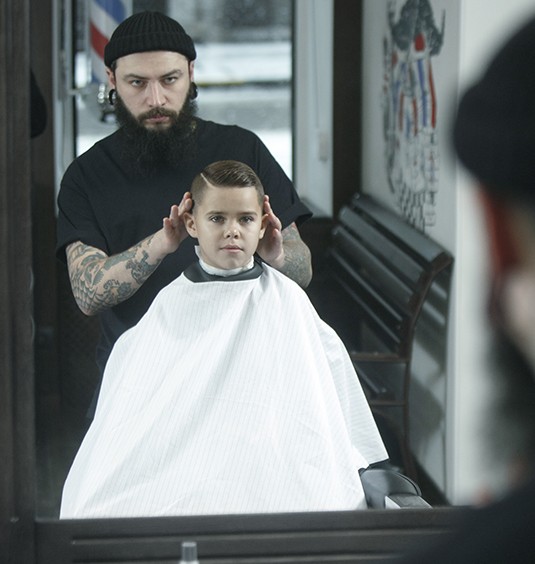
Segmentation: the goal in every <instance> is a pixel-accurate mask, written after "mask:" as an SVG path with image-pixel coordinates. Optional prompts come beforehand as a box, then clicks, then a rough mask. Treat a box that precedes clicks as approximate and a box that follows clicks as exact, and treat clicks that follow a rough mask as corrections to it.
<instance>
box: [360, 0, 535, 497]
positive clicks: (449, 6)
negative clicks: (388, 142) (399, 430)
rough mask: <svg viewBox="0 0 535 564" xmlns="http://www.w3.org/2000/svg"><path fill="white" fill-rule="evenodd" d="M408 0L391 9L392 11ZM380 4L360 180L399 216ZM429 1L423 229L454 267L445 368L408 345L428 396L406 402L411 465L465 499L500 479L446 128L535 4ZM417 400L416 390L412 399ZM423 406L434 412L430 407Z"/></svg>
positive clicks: (480, 247) (473, 238)
mask: <svg viewBox="0 0 535 564" xmlns="http://www.w3.org/2000/svg"><path fill="white" fill-rule="evenodd" d="M406 1H407V0H396V1H395V2H394V3H391V5H394V6H395V7H396V9H397V12H398V14H399V11H400V9H401V7H402V6H403V5H405V3H406ZM388 5H389V2H388V0H364V19H363V21H364V27H363V41H364V61H363V139H364V143H363V154H362V160H363V177H362V181H363V187H364V190H365V191H366V192H369V193H372V194H373V195H374V196H375V197H377V198H378V199H380V200H381V201H382V202H383V203H384V204H385V205H387V206H389V207H391V208H392V209H396V210H397V211H398V212H399V210H398V208H397V204H396V201H395V198H394V196H393V194H392V192H391V191H390V189H389V185H388V178H387V173H386V165H385V161H384V153H385V142H384V140H383V123H382V119H383V116H382V108H381V88H382V86H383V51H382V49H383V43H382V41H383V37H384V35H385V33H386V32H387V29H388V26H387V6H388ZM430 6H431V8H432V11H433V14H434V17H435V22H436V26H437V27H440V25H441V17H442V13H443V12H444V13H445V37H444V42H443V45H442V48H441V50H440V52H439V53H438V54H437V55H436V56H435V57H433V58H432V64H433V73H434V80H435V86H436V95H437V125H436V131H435V134H436V136H437V139H438V149H439V152H438V154H439V166H438V175H439V176H438V187H437V191H436V206H435V218H434V223H433V224H432V225H427V226H425V228H424V230H425V232H426V233H428V234H429V235H430V236H431V237H432V238H433V239H435V240H436V241H438V242H439V243H441V244H442V245H444V246H445V247H446V248H447V249H448V250H449V251H450V252H452V253H453V255H454V257H455V270H454V278H453V283H452V301H451V310H450V311H451V313H450V322H449V323H450V325H449V335H448V353H447V365H446V367H443V370H442V372H441V373H440V374H439V373H437V370H436V367H434V368H433V367H431V365H430V364H429V362H428V359H426V358H425V355H424V354H423V353H419V351H418V350H417V351H416V361H415V373H416V374H415V376H416V380H417V384H418V385H419V386H420V387H421V389H424V388H425V392H426V393H427V395H428V401H419V402H416V401H413V403H412V406H411V409H412V410H413V413H414V416H413V418H412V433H411V437H412V440H413V442H414V448H415V452H416V455H417V458H418V460H419V462H420V463H421V464H422V466H423V467H424V468H425V469H426V470H427V472H428V473H429V474H430V475H431V476H432V478H433V479H434V480H435V482H436V483H437V485H438V486H439V487H440V488H442V489H443V491H445V493H446V494H447V496H448V497H449V499H450V500H451V501H453V502H462V503H464V502H467V501H472V500H474V499H476V498H477V496H478V494H479V492H480V491H481V489H482V488H485V487H489V488H494V487H499V479H498V477H497V476H498V473H496V472H492V473H489V472H487V468H488V460H487V459H486V458H485V453H484V449H483V447H482V445H483V432H484V424H483V421H484V416H485V413H486V411H485V410H486V408H487V406H488V398H489V394H490V391H489V389H488V388H487V386H486V382H487V378H486V369H485V366H484V360H483V359H484V357H485V351H486V343H487V340H486V339H487V330H486V323H485V321H484V319H485V317H484V316H485V305H486V303H485V296H486V290H487V283H486V268H487V266H486V265H487V255H486V245H485V240H484V238H483V235H482V222H481V217H480V215H479V209H478V207H477V202H476V196H475V191H474V190H473V189H472V188H471V186H470V184H471V181H470V179H469V178H468V177H467V175H466V173H465V172H464V171H463V170H461V169H460V167H458V166H457V165H456V161H455V158H454V155H453V152H452V150H451V147H450V141H449V139H450V138H449V136H450V127H451V121H452V116H453V112H454V109H455V106H456V103H457V100H458V93H459V91H460V90H461V89H462V88H464V86H465V85H466V84H467V82H469V81H470V80H471V79H472V78H474V75H475V74H476V73H477V72H479V71H480V70H481V68H482V66H483V64H484V63H485V62H486V61H487V60H488V59H489V57H490V55H491V52H492V51H493V50H494V49H495V48H496V47H497V45H498V43H499V42H500V41H502V40H503V39H504V38H505V36H506V35H507V34H508V33H509V32H510V31H511V29H512V28H513V27H515V26H516V25H517V24H518V23H519V22H520V21H522V20H523V19H525V18H526V17H527V14H528V13H533V12H535V6H534V4H533V0H508V2H504V1H503V0H430ZM399 213H400V212H399ZM425 397H426V396H425V394H420V396H418V398H417V399H425ZM431 404H433V409H429V405H431ZM438 415H440V417H438ZM437 417H438V418H437Z"/></svg>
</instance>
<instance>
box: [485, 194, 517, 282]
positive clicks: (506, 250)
mask: <svg viewBox="0 0 535 564" xmlns="http://www.w3.org/2000/svg"><path fill="white" fill-rule="evenodd" d="M479 197H480V201H481V203H482V207H483V213H484V217H485V223H486V226H487V234H488V237H489V244H490V255H491V260H492V269H493V272H492V274H493V277H494V279H495V280H501V279H503V277H504V275H506V274H507V273H508V272H509V271H510V270H511V268H513V267H514V266H515V265H516V264H517V263H518V258H519V253H520V249H519V248H518V244H519V241H520V240H519V234H518V233H517V229H518V225H517V214H516V213H514V211H513V210H512V209H511V208H510V207H509V206H507V204H506V203H505V202H503V201H502V200H501V199H499V198H496V197H495V196H492V195H490V194H489V193H488V192H487V191H486V190H485V189H484V188H481V189H480V190H479Z"/></svg>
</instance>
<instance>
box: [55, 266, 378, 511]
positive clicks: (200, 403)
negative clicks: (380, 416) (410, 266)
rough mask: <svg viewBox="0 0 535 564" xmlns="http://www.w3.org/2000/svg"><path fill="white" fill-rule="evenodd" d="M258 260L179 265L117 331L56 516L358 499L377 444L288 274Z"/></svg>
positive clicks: (325, 334)
mask: <svg viewBox="0 0 535 564" xmlns="http://www.w3.org/2000/svg"><path fill="white" fill-rule="evenodd" d="M193 266H195V265H193ZM197 268H198V270H201V269H200V267H197ZM257 269H258V271H259V272H260V275H258V276H256V277H254V278H249V279H247V277H246V278H245V279H240V277H237V279H236V277H230V278H217V277H208V278H210V281H200V282H195V281H192V280H190V279H189V278H188V277H187V272H188V271H186V273H185V274H182V275H181V276H180V277H179V278H178V279H177V280H175V281H173V282H172V283H171V284H169V285H168V286H167V287H166V288H164V289H163V290H162V291H161V292H160V293H159V294H158V296H157V297H156V299H155V300H154V302H153V304H152V305H151V307H150V309H149V310H148V311H147V313H146V314H145V315H144V317H143V318H142V319H141V320H140V321H139V323H138V324H137V325H136V326H135V327H133V328H132V329H130V330H128V331H127V332H126V333H124V334H123V335H122V336H121V337H120V339H119V340H118V341H117V343H116V344H115V347H114V348H113V351H112V353H111V355H110V358H109V361H108V364H107V366H106V370H105V373H104V377H103V382H102V388H101V392H100V397H99V400H98V405H97V410H96V413H95V418H94V421H93V423H92V424H91V427H90V428H89V431H88V433H87V435H86V437H85V438H84V441H83V443H82V445H81V447H80V449H79V451H78V453H77V455H76V458H75V460H74V463H73V465H72V468H71V470H70V472H69V475H68V477H67V480H66V482H65V486H64V490H63V498H62V504H61V518H64V519H65V518H91V517H135V516H158V515H195V514H222V513H265V512H291V511H320V510H350V509H357V508H364V507H365V506H366V504H365V500H364V494H363V491H362V486H361V482H360V479H359V474H358V469H359V468H363V467H366V466H368V465H369V464H371V463H373V462H378V461H380V460H385V459H386V458H387V457H388V455H387V453H386V450H385V448H384V446H383V442H382V440H381V437H380V435H379V432H378V430H377V427H376V425H375V422H374V420H373V417H372V415H371V412H370V409H369V407H368V404H367V402H366V399H365V397H364V394H363V392H362V389H361V387H360V384H359V381H358V379H357V376H356V374H355V371H354V369H353V366H352V363H351V361H350V359H349V356H348V354H347V352H346V350H345V348H344V346H343V344H342V342H341V341H340V339H339V338H338V336H337V335H336V333H335V332H334V331H333V330H332V329H331V328H330V327H329V326H328V325H326V324H325V323H324V322H323V321H322V320H321V319H320V318H319V316H318V315H317V313H316V311H315V310H314V308H313V306H312V304H311V303H310V301H309V299H308V297H307V295H306V293H305V292H304V291H303V290H302V289H301V288H300V287H299V286H298V285H297V284H295V283H294V282H292V281H291V280H289V279H288V278H287V277H285V276H284V275H282V274H280V273H279V272H277V271H276V270H274V269H272V268H270V267H269V266H266V265H263V266H262V267H261V266H260V265H255V267H254V269H253V270H255V271H256V270H257ZM262 269H263V272H262ZM188 270H191V268H190V269H188Z"/></svg>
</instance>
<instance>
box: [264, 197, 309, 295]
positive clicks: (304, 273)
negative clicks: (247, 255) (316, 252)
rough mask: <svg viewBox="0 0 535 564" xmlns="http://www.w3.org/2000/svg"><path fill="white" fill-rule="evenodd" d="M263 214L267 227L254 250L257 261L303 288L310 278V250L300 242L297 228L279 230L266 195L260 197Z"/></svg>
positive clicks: (290, 227) (293, 224) (293, 226)
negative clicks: (262, 199)
mask: <svg viewBox="0 0 535 564" xmlns="http://www.w3.org/2000/svg"><path fill="white" fill-rule="evenodd" d="M264 213H265V214H266V215H267V227H266V231H265V233H264V237H263V238H262V239H260V243H259V245H258V249H257V252H258V254H259V256H260V258H262V260H264V261H265V262H267V263H268V264H269V265H270V266H272V267H273V268H276V269H277V270H278V271H279V272H282V273H283V274H286V276H288V278H291V279H292V280H293V281H294V282H297V283H298V284H299V285H300V286H302V287H303V288H306V287H307V286H308V284H309V283H310V280H311V278H312V261H311V256H310V250H309V248H308V247H307V246H306V245H305V243H304V242H303V240H302V239H301V235H299V231H298V229H297V226H296V225H295V223H292V224H291V225H289V226H288V227H286V228H284V229H282V224H281V222H280V220H279V218H278V217H277V216H276V215H275V214H274V213H273V210H272V209H271V205H270V203H269V197H268V196H265V197H264Z"/></svg>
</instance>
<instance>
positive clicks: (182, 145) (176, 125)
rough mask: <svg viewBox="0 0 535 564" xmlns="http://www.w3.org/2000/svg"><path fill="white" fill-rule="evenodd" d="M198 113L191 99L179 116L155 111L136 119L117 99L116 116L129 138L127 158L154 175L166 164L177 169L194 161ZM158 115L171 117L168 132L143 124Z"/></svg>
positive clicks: (171, 112)
mask: <svg viewBox="0 0 535 564" xmlns="http://www.w3.org/2000/svg"><path fill="white" fill-rule="evenodd" d="M196 113H197V104H196V102H195V101H194V100H191V99H190V98H189V97H188V98H187V99H186V101H185V102H184V106H183V107H182V109H181V110H180V112H179V113H177V112H175V111H172V110H168V109H166V108H153V109H152V110H149V111H148V112H145V113H144V114H141V115H140V116H139V117H135V116H134V115H133V114H132V113H131V112H130V110H128V108H127V107H126V106H125V104H124V102H123V101H122V99H121V98H120V97H119V96H117V98H116V100H115V115H116V117H117V121H118V123H119V125H120V126H121V127H122V131H123V132H124V134H125V136H126V137H127V143H126V148H125V152H126V156H127V157H128V158H129V160H131V161H132V162H133V163H134V166H135V167H136V168H137V169H138V171H139V172H143V173H144V174H151V173H152V172H153V171H155V170H157V169H158V167H160V166H162V165H169V166H173V167H174V166H177V165H178V164H179V163H180V162H182V161H184V160H187V159H189V158H191V157H192V156H193V154H194V148H195V140H196V135H195V132H196V128H195V120H194V117H195V115H196ZM156 116H167V117H169V118H170V121H171V123H170V125H169V126H168V127H166V128H165V129H149V128H147V127H145V126H144V125H143V121H144V120H145V119H147V118H151V117H156Z"/></svg>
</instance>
